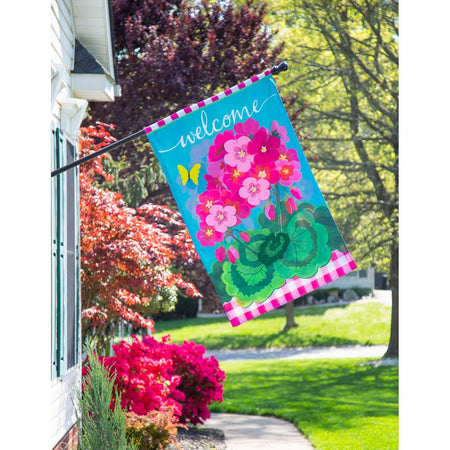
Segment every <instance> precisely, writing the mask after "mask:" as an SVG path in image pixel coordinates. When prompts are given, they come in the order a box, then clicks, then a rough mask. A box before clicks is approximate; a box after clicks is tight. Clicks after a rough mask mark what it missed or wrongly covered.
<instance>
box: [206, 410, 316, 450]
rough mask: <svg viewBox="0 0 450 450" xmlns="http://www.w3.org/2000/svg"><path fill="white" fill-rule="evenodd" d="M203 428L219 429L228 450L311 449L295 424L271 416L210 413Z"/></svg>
mask: <svg viewBox="0 0 450 450" xmlns="http://www.w3.org/2000/svg"><path fill="white" fill-rule="evenodd" d="M203 426H204V427H205V428H214V429H219V430H222V431H223V433H224V434H225V442H226V444H227V450H311V449H313V448H314V447H313V446H312V445H311V443H310V442H309V441H308V440H307V439H306V438H305V437H304V436H303V435H302V434H301V433H300V431H299V430H298V429H297V427H296V426H295V425H293V424H292V423H291V422H288V421H286V420H281V419H277V418H274V417H262V416H248V415H244V414H216V413H213V414H211V418H210V419H208V420H207V421H206V422H205V425H203Z"/></svg>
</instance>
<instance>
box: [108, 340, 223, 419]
mask: <svg viewBox="0 0 450 450" xmlns="http://www.w3.org/2000/svg"><path fill="white" fill-rule="evenodd" d="M133 337H134V341H133V342H132V343H131V344H128V343H126V342H125V341H122V342H120V343H119V344H118V345H114V346H113V349H114V353H115V355H114V356H111V357H104V358H103V364H104V365H105V367H108V368H110V370H111V371H113V372H115V373H116V379H115V384H116V387H117V389H118V391H119V392H120V394H121V404H122V407H123V408H125V409H127V410H129V411H132V412H134V413H136V414H139V415H146V414H148V413H150V412H151V411H154V410H159V409H161V408H163V407H167V406H173V408H174V414H175V415H177V416H179V420H180V422H181V423H187V422H190V423H192V424H194V425H195V424H198V423H203V422H204V421H205V420H206V419H208V418H209V417H210V415H211V414H210V412H209V409H208V405H210V404H211V402H213V401H220V402H221V401H222V400H223V397H222V395H223V384H222V383H223V381H224V380H225V372H223V370H221V369H220V368H219V363H218V361H217V360H216V359H215V358H214V356H211V357H205V356H204V353H205V347H203V346H202V345H197V344H196V343H195V342H187V341H185V342H184V343H183V344H182V345H178V344H175V343H170V336H165V337H163V338H162V340H161V342H159V341H157V340H156V339H154V338H153V337H151V336H146V337H144V338H143V339H138V338H137V337H136V336H133Z"/></svg>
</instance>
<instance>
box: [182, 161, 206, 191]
mask: <svg viewBox="0 0 450 450" xmlns="http://www.w3.org/2000/svg"><path fill="white" fill-rule="evenodd" d="M200 167H201V164H200V163H197V164H194V165H193V166H192V169H191V170H190V171H188V170H187V169H186V168H185V167H183V166H182V165H181V164H178V166H177V169H178V172H180V177H181V182H182V183H183V186H185V185H186V183H187V182H188V180H192V182H193V183H194V184H195V185H198V174H199V173H200Z"/></svg>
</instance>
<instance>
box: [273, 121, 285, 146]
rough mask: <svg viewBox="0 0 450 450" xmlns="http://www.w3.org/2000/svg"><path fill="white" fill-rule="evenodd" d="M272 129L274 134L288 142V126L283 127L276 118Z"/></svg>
mask: <svg viewBox="0 0 450 450" xmlns="http://www.w3.org/2000/svg"><path fill="white" fill-rule="evenodd" d="M270 131H271V132H272V134H273V135H274V136H277V137H279V138H280V139H281V140H282V141H284V142H288V141H289V137H288V135H287V131H286V127H283V126H281V125H278V122H277V121H276V120H274V121H273V122H272V126H271V127H270Z"/></svg>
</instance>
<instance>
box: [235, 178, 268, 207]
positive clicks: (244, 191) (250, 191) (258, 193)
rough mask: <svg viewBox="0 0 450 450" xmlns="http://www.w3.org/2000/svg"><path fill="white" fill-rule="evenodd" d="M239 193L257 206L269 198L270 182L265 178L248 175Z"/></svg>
mask: <svg viewBox="0 0 450 450" xmlns="http://www.w3.org/2000/svg"><path fill="white" fill-rule="evenodd" d="M239 195H240V196H241V197H242V198H245V199H246V200H247V201H248V202H249V203H250V205H253V206H256V205H258V204H259V203H260V202H261V201H263V200H267V199H268V198H269V195H270V184H269V182H268V181H267V180H265V179H264V178H262V179H257V178H254V177H248V178H246V179H245V180H244V181H243V183H242V187H241V188H240V189H239Z"/></svg>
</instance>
